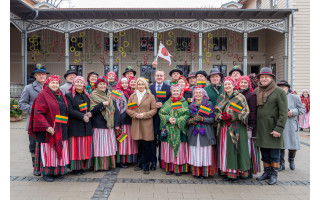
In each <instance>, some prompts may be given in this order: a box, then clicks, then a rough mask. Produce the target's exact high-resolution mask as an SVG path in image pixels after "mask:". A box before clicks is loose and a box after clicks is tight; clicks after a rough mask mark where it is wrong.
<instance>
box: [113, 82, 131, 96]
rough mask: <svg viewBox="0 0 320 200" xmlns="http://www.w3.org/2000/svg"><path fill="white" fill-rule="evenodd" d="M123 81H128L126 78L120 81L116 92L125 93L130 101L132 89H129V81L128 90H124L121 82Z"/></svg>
mask: <svg viewBox="0 0 320 200" xmlns="http://www.w3.org/2000/svg"><path fill="white" fill-rule="evenodd" d="M123 80H126V81H128V79H127V78H126V77H122V78H121V79H120V81H119V82H118V83H117V85H116V90H121V91H122V92H123V93H124V95H125V96H126V97H127V99H129V97H130V95H131V94H132V92H131V90H130V87H129V81H128V88H127V89H124V88H123V87H122V85H121V82H122V81H123Z"/></svg>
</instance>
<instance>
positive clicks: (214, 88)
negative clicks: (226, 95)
mask: <svg viewBox="0 0 320 200" xmlns="http://www.w3.org/2000/svg"><path fill="white" fill-rule="evenodd" d="M207 79H208V81H210V82H211V84H210V85H208V86H207V87H205V88H204V90H205V91H206V92H207V94H208V96H209V99H210V101H211V102H212V105H213V107H215V106H216V102H217V99H218V97H219V96H220V94H222V93H223V86H222V79H223V74H222V73H221V72H220V71H219V69H218V68H213V69H212V70H211V71H210V74H209V75H208V76H207Z"/></svg>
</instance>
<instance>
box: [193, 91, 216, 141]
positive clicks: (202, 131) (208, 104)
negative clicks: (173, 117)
mask: <svg viewBox="0 0 320 200" xmlns="http://www.w3.org/2000/svg"><path fill="white" fill-rule="evenodd" d="M201 89H202V88H201ZM200 106H205V107H207V108H210V109H211V113H210V114H209V115H207V114H204V113H202V112H199V109H200ZM189 111H190V113H191V117H192V116H196V115H200V116H202V117H214V108H213V105H212V103H211V102H210V101H208V100H206V99H205V98H203V99H202V101H201V103H200V104H199V105H197V104H196V102H195V101H192V103H191V104H189ZM204 127H205V126H204V123H203V122H200V121H199V122H198V123H197V124H196V125H195V126H194V128H193V131H192V132H193V135H194V136H196V135H197V134H198V133H200V134H201V135H205V134H206V130H205V128H204Z"/></svg>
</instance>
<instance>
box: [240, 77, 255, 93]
mask: <svg viewBox="0 0 320 200" xmlns="http://www.w3.org/2000/svg"><path fill="white" fill-rule="evenodd" d="M243 79H245V80H246V81H247V82H248V84H249V86H248V88H247V89H249V90H250V92H253V89H252V86H251V81H250V78H249V77H248V76H240V78H239V81H238V83H237V86H236V88H237V90H239V92H241V90H240V82H241V80H243ZM247 89H246V90H247ZM241 93H242V92H241Z"/></svg>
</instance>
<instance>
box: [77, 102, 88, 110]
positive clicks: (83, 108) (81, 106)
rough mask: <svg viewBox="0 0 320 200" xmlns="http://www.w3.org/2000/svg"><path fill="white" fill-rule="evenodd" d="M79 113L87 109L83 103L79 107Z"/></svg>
mask: <svg viewBox="0 0 320 200" xmlns="http://www.w3.org/2000/svg"><path fill="white" fill-rule="evenodd" d="M79 108H80V111H84V110H87V109H88V105H87V103H83V104H80V105H79Z"/></svg>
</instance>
